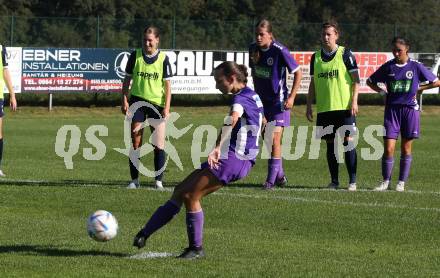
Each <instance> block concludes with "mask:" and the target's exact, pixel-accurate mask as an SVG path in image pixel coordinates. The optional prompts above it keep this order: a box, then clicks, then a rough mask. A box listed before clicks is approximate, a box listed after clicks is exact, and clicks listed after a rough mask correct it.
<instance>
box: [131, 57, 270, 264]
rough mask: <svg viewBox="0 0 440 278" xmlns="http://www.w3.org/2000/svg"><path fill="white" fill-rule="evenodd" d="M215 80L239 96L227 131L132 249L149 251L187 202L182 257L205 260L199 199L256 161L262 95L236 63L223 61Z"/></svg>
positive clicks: (244, 172)
mask: <svg viewBox="0 0 440 278" xmlns="http://www.w3.org/2000/svg"><path fill="white" fill-rule="evenodd" d="M214 78H215V82H216V87H217V89H219V90H220V91H221V92H222V93H224V94H226V93H229V92H230V93H232V94H233V95H234V98H233V100H232V106H231V110H230V114H229V116H230V117H229V120H228V122H226V123H225V127H223V128H222V132H221V134H219V136H218V138H217V142H216V147H215V148H214V150H213V151H212V152H211V153H210V154H209V156H208V161H207V162H205V163H204V164H202V167H201V169H200V170H195V171H194V172H192V173H191V174H190V175H189V176H188V177H187V178H186V179H185V180H183V181H182V182H181V183H180V184H179V185H178V186H176V188H175V189H174V192H173V195H172V196H171V199H170V200H168V201H167V202H166V203H165V204H164V205H163V206H161V207H159V208H158V209H157V210H156V212H155V213H154V214H153V215H152V216H151V218H150V220H149V221H148V222H147V224H146V225H145V226H144V228H143V229H142V230H140V231H139V232H138V233H137V235H136V236H135V238H134V242H133V245H134V246H136V247H138V248H142V247H144V246H145V240H146V239H147V238H149V237H150V236H151V235H152V234H153V233H154V232H155V231H157V230H158V229H159V228H161V227H162V226H164V225H165V224H167V223H168V222H169V221H170V220H171V219H172V218H173V217H174V215H176V214H177V213H178V212H179V211H180V207H181V206H182V204H184V205H185V208H186V211H187V214H186V224H187V232H188V240H189V247H188V248H186V249H185V251H184V252H183V253H182V254H181V255H180V256H179V258H184V259H194V258H199V257H203V256H204V251H203V248H202V235H203V221H204V217H203V210H202V206H201V204H200V200H201V199H202V198H203V197H204V196H206V195H208V194H209V193H212V192H214V191H217V190H219V189H220V188H221V187H222V186H224V185H226V184H228V183H230V182H233V181H236V180H239V179H242V178H244V177H246V175H247V174H248V173H249V171H250V169H251V168H252V166H253V165H254V163H255V158H256V156H257V154H258V137H259V134H260V132H261V130H260V129H261V124H262V121H263V104H262V103H261V101H260V98H259V96H258V95H257V94H255V92H254V91H252V90H251V89H250V88H248V87H247V86H246V82H247V68H246V66H244V65H237V64H236V63H235V62H224V63H222V64H220V65H219V66H218V67H216V68H215V70H214ZM229 136H230V137H229ZM229 138H230V139H229Z"/></svg>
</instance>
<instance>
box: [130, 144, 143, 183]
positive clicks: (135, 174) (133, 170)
mask: <svg viewBox="0 0 440 278" xmlns="http://www.w3.org/2000/svg"><path fill="white" fill-rule="evenodd" d="M139 154H140V150H139V149H136V150H130V156H133V158H134V160H135V162H136V164H133V162H131V160H130V158H128V165H129V166H130V176H131V179H132V180H135V179H139V170H138V166H139Z"/></svg>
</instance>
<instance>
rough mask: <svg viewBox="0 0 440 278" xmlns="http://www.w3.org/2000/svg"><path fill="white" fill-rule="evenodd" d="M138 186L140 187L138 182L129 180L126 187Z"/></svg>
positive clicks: (133, 187) (134, 187)
mask: <svg viewBox="0 0 440 278" xmlns="http://www.w3.org/2000/svg"><path fill="white" fill-rule="evenodd" d="M139 187H140V185H139V182H136V181H131V182H130V183H129V184H128V186H127V189H136V188H139Z"/></svg>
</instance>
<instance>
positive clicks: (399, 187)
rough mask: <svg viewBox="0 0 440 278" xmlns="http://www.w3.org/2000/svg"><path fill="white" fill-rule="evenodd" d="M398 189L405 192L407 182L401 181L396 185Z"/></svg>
mask: <svg viewBox="0 0 440 278" xmlns="http://www.w3.org/2000/svg"><path fill="white" fill-rule="evenodd" d="M396 191H398V192H403V191H405V182H404V181H399V182H398V183H397V185H396Z"/></svg>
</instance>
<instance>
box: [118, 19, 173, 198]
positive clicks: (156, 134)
mask: <svg viewBox="0 0 440 278" xmlns="http://www.w3.org/2000/svg"><path fill="white" fill-rule="evenodd" d="M158 46H159V30H158V29H157V28H156V27H147V28H145V29H144V33H143V45H142V48H140V49H136V50H135V51H133V53H131V55H130V58H129V59H128V62H127V66H126V69H125V72H126V74H127V75H126V77H125V79H124V82H123V85H122V105H121V111H122V113H123V114H124V115H127V114H128V113H129V105H132V104H134V103H136V102H139V101H144V102H147V105H144V106H142V107H140V108H139V109H137V110H136V112H134V115H132V116H133V120H132V124H131V139H132V143H133V150H134V154H135V155H134V156H135V160H136V161H137V159H138V157H139V150H138V148H139V147H140V146H141V144H142V136H143V129H142V128H141V126H142V123H143V122H144V121H145V120H146V119H150V120H152V119H159V120H162V121H160V123H159V124H154V123H153V122H155V121H151V122H150V124H151V125H150V130H151V132H152V134H153V144H154V168H155V171H156V177H155V182H156V183H155V186H156V188H157V189H163V185H162V177H163V172H164V170H165V169H164V168H165V151H164V147H165V120H166V118H167V117H168V115H169V113H170V103H171V85H170V79H171V77H172V72H171V65H170V62H169V60H168V57H167V56H166V55H165V54H164V53H162V52H161V51H160V50H159V49H158ZM131 80H133V82H132V85H131V88H130V101H129V100H128V93H129V87H130V82H131ZM156 123H157V121H156ZM136 150H138V151H137V152H136ZM129 166H130V175H131V182H130V183H129V185H128V188H137V187H139V170H138V167H137V165H135V164H133V162H132V161H131V160H130V159H129Z"/></svg>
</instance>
